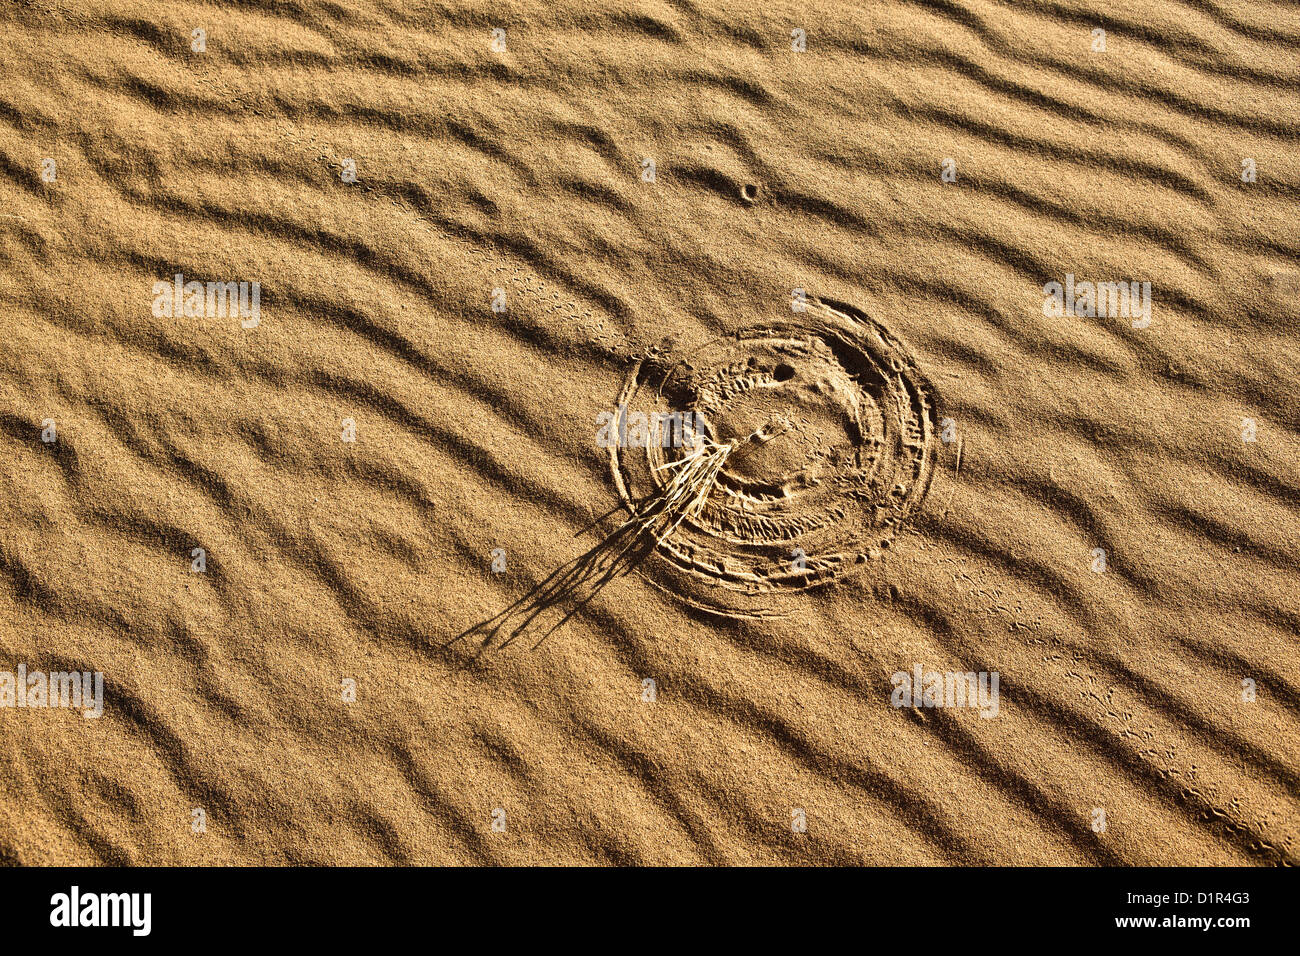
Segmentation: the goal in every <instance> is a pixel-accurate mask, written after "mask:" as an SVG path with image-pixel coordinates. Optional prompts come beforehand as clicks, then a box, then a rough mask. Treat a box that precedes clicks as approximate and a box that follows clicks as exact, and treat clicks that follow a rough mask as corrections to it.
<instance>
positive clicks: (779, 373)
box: [772, 364, 794, 382]
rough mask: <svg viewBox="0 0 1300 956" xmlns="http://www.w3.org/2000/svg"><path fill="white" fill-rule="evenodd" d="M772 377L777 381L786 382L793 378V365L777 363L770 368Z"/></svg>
mask: <svg viewBox="0 0 1300 956" xmlns="http://www.w3.org/2000/svg"><path fill="white" fill-rule="evenodd" d="M772 377H773V378H774V379H776V380H777V381H778V382H788V381H790V379H792V378H794V366H793V365H785V364H781V365H778V366H777V367H776V368H774V369H772Z"/></svg>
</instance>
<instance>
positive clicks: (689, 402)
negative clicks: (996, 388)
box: [610, 299, 933, 617]
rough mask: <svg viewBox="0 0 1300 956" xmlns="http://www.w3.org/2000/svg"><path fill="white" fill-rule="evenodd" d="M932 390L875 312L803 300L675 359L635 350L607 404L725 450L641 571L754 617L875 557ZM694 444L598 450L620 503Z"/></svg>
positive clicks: (921, 476)
mask: <svg viewBox="0 0 1300 956" xmlns="http://www.w3.org/2000/svg"><path fill="white" fill-rule="evenodd" d="M931 395H932V389H931V387H930V385H929V383H928V382H927V381H926V379H925V376H924V375H923V374H922V373H921V372H920V371H919V370H918V368H917V366H916V363H915V361H914V360H913V359H912V357H911V356H910V354H909V353H908V351H907V349H906V347H905V346H904V345H903V344H902V343H901V342H899V341H898V339H896V338H895V337H894V336H893V335H891V334H890V333H889V331H888V330H886V329H885V328H884V327H883V326H881V325H880V323H878V322H876V321H875V320H873V319H871V318H870V317H868V316H867V315H865V314H863V313H862V312H860V311H858V310H856V309H854V308H852V307H851V306H847V305H843V304H840V303H831V302H823V301H819V300H815V299H810V300H809V302H808V305H807V309H806V311H805V312H803V313H801V314H798V315H795V316H793V317H792V318H791V319H790V320H789V321H779V322H771V323H766V324H762V325H755V326H751V327H749V328H746V329H742V330H741V331H739V332H738V333H736V334H735V336H734V337H731V338H727V339H720V340H717V341H715V342H712V343H710V344H709V345H707V346H705V347H704V348H702V349H700V350H699V351H697V352H695V353H693V354H691V355H689V356H686V357H684V358H681V359H680V360H678V361H676V362H674V361H672V360H671V359H670V358H667V359H656V360H650V359H647V360H646V361H643V362H642V363H640V364H639V365H637V367H636V368H635V369H633V371H632V373H631V374H630V375H629V377H628V380H627V383H626V384H625V386H624V389H623V393H622V395H620V397H619V404H620V406H622V407H623V408H625V409H627V410H628V412H633V411H642V412H646V413H648V414H649V413H659V414H660V415H672V414H673V413H679V414H681V415H683V416H688V417H685V421H686V422H687V423H688V424H691V425H693V426H694V429H695V430H696V431H697V432H698V433H699V434H700V435H701V436H703V437H704V438H705V439H707V440H708V441H709V442H712V443H714V444H716V445H723V444H731V445H733V446H734V451H732V453H731V454H730V455H729V457H728V458H727V459H726V462H725V465H724V466H723V468H722V470H721V471H720V473H719V474H718V476H717V479H716V480H715V481H714V483H713V485H712V487H711V488H710V490H709V494H708V498H707V501H706V502H705V504H704V506H703V508H702V509H701V510H700V513H699V515H698V517H692V518H689V519H688V520H686V521H684V522H682V524H681V525H680V526H679V527H678V528H677V530H676V531H674V532H673V533H672V534H671V535H670V536H668V537H667V538H665V539H664V540H663V541H661V542H660V543H659V546H658V549H657V554H658V555H659V557H660V558H662V561H658V562H656V566H655V567H654V568H653V569H651V571H652V573H651V574H650V577H651V579H652V580H655V581H656V582H657V583H661V584H666V585H667V586H668V587H670V588H671V589H672V590H673V591H675V592H677V593H678V594H680V595H681V596H682V597H683V598H684V599H686V600H687V601H688V602H689V603H691V604H694V605H696V606H697V607H701V608H705V609H707V610H710V611H713V612H716V613H721V614H726V615H730V616H743V617H766V616H773V615H781V614H784V613H788V612H789V611H791V610H793V609H794V606H795V604H796V603H797V600H798V599H797V597H796V595H797V594H798V592H801V591H806V590H808V589H809V588H814V587H818V586H820V585H824V584H827V583H829V582H830V581H833V580H835V579H836V578H837V577H839V576H840V575H842V574H844V573H845V572H847V571H849V570H850V569H852V568H853V567H854V566H856V565H864V564H866V563H867V562H868V561H869V560H871V559H873V558H876V557H878V556H879V555H880V553H881V551H882V550H883V549H886V548H888V547H889V546H890V542H891V541H892V540H893V537H894V535H895V534H896V533H897V531H898V530H899V528H900V527H902V526H903V524H904V522H905V521H906V520H907V518H908V516H909V515H910V514H911V513H912V512H913V511H914V510H915V509H916V508H917V507H918V506H919V505H920V503H921V502H922V500H923V499H924V497H925V493H926V491H927V489H928V487H929V483H930V473H931V467H932V461H933V450H932V435H933V423H932V414H931ZM674 424H675V420H673V419H669V420H668V424H667V425H665V426H664V431H665V432H668V433H669V437H670V439H671V435H672V433H673V431H674ZM688 440H689V439H688ZM691 452H692V449H691V448H690V447H689V446H688V447H680V448H679V447H672V445H671V441H670V442H669V443H668V446H667V447H665V446H664V443H663V442H662V441H659V442H653V441H652V442H651V447H648V448H631V447H624V448H618V447H613V448H611V450H610V454H611V465H612V469H613V474H614V481H615V484H616V485H617V487H618V491H619V494H620V495H621V497H622V498H623V501H624V503H625V504H626V505H627V506H628V508H629V509H631V510H635V508H636V503H637V502H640V501H643V500H646V499H647V498H650V497H653V496H654V495H656V494H660V493H662V492H663V490H664V488H665V487H666V485H667V484H668V483H669V482H670V481H671V478H672V475H673V474H674V473H675V469H674V468H673V467H671V466H672V463H673V462H674V461H678V460H680V459H682V458H684V457H686V456H689V455H690V454H691Z"/></svg>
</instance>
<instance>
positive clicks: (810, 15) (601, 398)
mask: <svg viewBox="0 0 1300 956" xmlns="http://www.w3.org/2000/svg"><path fill="white" fill-rule="evenodd" d="M615 6H617V9H613V8H614V7H615ZM497 29H501V30H504V31H505V32H504V34H497V33H494V31H495V30H497ZM196 30H202V31H203V32H202V34H195V32H194V31H196ZM1095 30H1104V31H1105V32H1104V47H1105V48H1104V50H1102V49H1100V48H1098V41H1099V40H1100V39H1101V37H1100V36H1098V35H1096V34H1095V33H1094V31H1095ZM1298 94H1300V9H1297V8H1296V7H1295V6H1294V5H1288V4H1283V3H1275V2H1269V0H1239V2H1238V0H1187V2H1178V3H1176V2H1160V3H1135V2H1129V0H1125V2H1118V0H1116V2H1108V0H1107V2H1103V0H1020V2H1016V3H1011V2H992V0H926V2H921V0H918V2H912V3H869V4H826V5H808V4H794V3H770V4H768V3H764V4H752V3H739V2H731V0H711V2H707V3H705V2H695V0H673V2H659V0H646V2H638V0H633V2H631V3H629V4H626V5H622V4H620V5H612V4H596V3H571V2H565V3H513V2H507V3H494V4H484V3H462V2H456V0H453V2H448V3H436V4H435V3H421V2H416V3H395V2H383V0H320V2H317V0H289V2H271V0H240V2H231V3H226V4H221V5H208V4H191V3H168V4H159V3H156V2H153V0H75V2H74V0H7V2H5V3H4V4H3V5H0V257H2V260H3V264H2V266H0V316H2V318H0V335H2V337H3V345H2V346H0V672H13V673H14V674H16V673H17V672H18V669H19V667H20V666H21V667H22V668H24V669H25V671H26V672H27V673H28V675H29V678H30V674H31V673H34V672H40V673H53V672H85V673H99V674H102V681H103V685H102V686H103V701H102V704H103V714H102V716H100V717H98V718H93V717H92V718H87V717H85V716H84V715H83V713H82V712H80V711H78V710H75V709H72V708H54V707H45V708H41V707H23V708H19V707H17V706H16V705H15V706H11V707H0V861H4V862H7V863H18V864H78V865H83V864H184V865H204V864H236V865H242V864H292V863H319V864H374V865H382V864H416V863H419V864H455V863H460V864H466V863H502V864H541V863H579V864H665V863H707V864H722V863H727V864H753V863H758V864H774V863H783V864H859V863H863V864H940V865H942V864H958V865H961V864H994V865H1002V864H1037V865H1105V864H1125V865H1128V864H1132V865H1146V864H1197V865H1228V864H1265V865H1275V864H1289V863H1295V862H1297V860H1298V859H1300V845H1298V843H1297V838H1298V835H1300V812H1298V810H1300V807H1298V802H1300V733H1297V730H1298V729H1300V681H1298V680H1297V677H1296V675H1297V673H1300V650H1298V648H1297V634H1300V597H1298V596H1297V586H1296V585H1297V572H1298V571H1300V470H1298V462H1300V454H1297V451H1298V444H1297V442H1298V440H1300V375H1298V374H1297V373H1298V370H1300V337H1298V336H1297V331H1296V329H1297V319H1298V318H1300V315H1298V311H1300V310H1298V307H1297V302H1298V301H1300V266H1298V265H1297V261H1298V260H1297V256H1298V255H1300V238H1298V230H1297V227H1296V214H1297V208H1298V207H1297V200H1298V199H1300V150H1298V149H1297V144H1298V141H1300V95H1298ZM47 160H53V164H52V165H51V164H49V163H47V162H46V161H47ZM178 274H179V275H180V276H182V296H181V297H180V298H181V302H180V306H181V307H180V308H179V309H177V308H173V306H174V305H175V304H176V301H175V296H174V294H173V293H172V292H170V291H162V292H159V291H156V289H157V288H162V289H164V290H166V289H170V287H171V284H173V283H174V282H175V281H176V280H175V277H176V276H177V275H178ZM190 281H197V282H200V283H209V282H212V283H239V282H246V283H250V286H249V287H246V289H245V291H246V293H249V298H248V299H247V300H246V303H247V307H246V310H245V312H244V313H242V314H241V313H240V312H239V311H238V309H237V308H235V309H230V308H227V309H220V308H218V309H216V310H215V311H214V310H213V309H211V308H208V305H209V303H208V302H207V300H206V298H203V297H202V296H199V297H197V299H196V303H197V305H196V310H195V311H197V312H198V314H186V307H185V306H186V303H187V301H188V300H187V297H186V296H185V295H184V288H183V287H184V284H185V283H188V282H190ZM1121 281H1122V282H1125V283H1137V286H1136V287H1130V286H1127V285H1126V286H1125V289H1126V290H1129V289H1133V290H1134V297H1133V298H1132V299H1131V301H1130V300H1125V301H1124V303H1123V305H1131V306H1132V310H1131V311H1130V312H1125V311H1123V310H1122V309H1121V307H1120V306H1119V305H1117V304H1116V303H1117V301H1118V300H1112V299H1109V298H1107V297H1108V296H1109V295H1110V292H1109V291H1104V292H1103V296H1102V299H1104V300H1105V302H1106V303H1107V304H1105V305H1104V307H1103V308H1102V309H1101V310H1100V314H1096V313H1097V310H1096V309H1094V310H1091V311H1093V312H1094V314H1089V311H1090V310H1089V309H1087V308H1086V303H1085V305H1083V306H1080V307H1078V308H1074V309H1068V310H1065V314H1061V311H1060V310H1057V311H1056V313H1055V314H1052V313H1053V308H1052V304H1053V303H1052V288H1053V287H1052V286H1051V285H1050V284H1051V283H1058V284H1060V286H1061V288H1062V289H1064V288H1065V287H1066V286H1067V285H1068V286H1069V287H1070V289H1071V293H1072V294H1071V295H1070V297H1069V299H1068V300H1067V304H1071V305H1073V304H1076V299H1077V300H1078V301H1082V293H1080V292H1079V290H1080V289H1083V288H1086V286H1084V285H1082V284H1083V283H1095V282H1121ZM254 282H256V283H257V294H258V297H259V298H258V300H257V308H256V309H254V308H253V303H252V300H251V283H254ZM159 283H161V284H162V285H161V286H156V284H159ZM1143 283H1149V286H1145V287H1144V286H1143V285H1142V284H1143ZM233 288H234V287H232V289H233ZM1144 288H1145V289H1146V290H1148V293H1149V300H1148V301H1149V306H1150V309H1149V314H1145V318H1144V313H1143V311H1142V309H1141V301H1142V298H1141V296H1142V294H1143V293H1142V290H1143V289H1144ZM1045 289H1046V291H1045ZM205 290H206V287H205ZM1063 296H1064V293H1062V297H1063ZM217 305H218V306H219V305H220V301H219V300H218V301H217ZM665 382H667V386H666V387H665V386H664V383H665ZM621 395H622V396H630V397H629V399H628V400H629V401H630V402H641V403H643V405H637V406H636V408H637V409H638V410H641V411H645V412H651V411H654V410H656V409H659V410H662V411H665V412H669V413H671V412H672V411H674V410H677V411H683V410H685V411H692V412H693V413H698V414H699V416H700V419H701V421H702V424H700V425H699V428H700V429H701V430H702V431H704V432H706V433H707V435H708V436H709V440H710V442H712V445H710V446H709V447H710V448H714V449H715V450H716V449H718V448H721V447H722V446H723V445H731V446H733V447H731V449H730V450H729V451H728V453H727V460H726V461H723V462H721V464H720V467H719V469H718V470H717V473H716V475H714V476H711V477H708V476H706V477H708V480H707V482H706V484H705V486H704V487H703V489H702V495H703V497H701V498H696V499H692V500H693V502H694V504H696V505H698V508H697V509H696V513H694V514H693V515H691V516H688V517H686V518H684V519H682V520H681V522H680V524H678V525H677V526H676V527H675V528H674V529H673V530H671V532H670V533H668V534H666V535H665V536H663V537H662V540H656V537H655V535H654V534H651V535H650V536H649V537H648V536H647V531H646V529H647V528H648V527H649V525H648V524H647V525H645V526H644V527H643V526H641V525H637V524H636V521H637V520H638V519H637V515H638V514H639V515H640V518H641V519H642V520H645V521H649V520H650V515H651V512H650V511H641V512H638V511H637V509H638V508H641V507H643V506H644V507H646V508H650V509H652V510H653V508H654V507H657V506H656V505H655V504H654V502H655V501H656V500H658V501H660V502H662V501H663V496H664V495H665V494H667V492H666V491H665V489H666V488H667V487H668V485H669V484H670V482H671V476H672V475H673V474H674V473H675V472H674V470H673V469H671V468H668V469H663V468H659V466H661V465H664V464H667V463H670V462H672V461H679V460H681V459H682V458H683V457H684V455H685V454H686V452H685V451H683V450H682V449H675V448H669V449H661V448H653V449H644V448H637V447H630V446H627V445H623V446H622V447H615V448H609V447H603V443H602V442H598V440H597V437H598V436H597V432H598V427H597V421H598V416H600V415H601V413H602V412H612V411H614V410H616V408H617V404H618V402H619V398H620V396H621ZM629 407H630V408H631V407H632V406H631V405H629ZM760 429H766V430H765V431H763V432H762V434H761V435H759V436H758V437H757V438H755V437H753V435H754V433H756V432H758V431H759V430H760ZM615 432H616V433H617V429H615ZM606 437H608V436H606ZM349 439H350V440H349ZM616 444H617V443H616ZM683 467H687V466H679V470H680V468H683ZM656 468H658V469H659V470H656ZM695 490H696V491H700V489H698V488H697V489H695ZM656 495H658V496H660V497H659V498H658V499H656V497H655V496H656ZM645 502H649V504H645ZM687 503H690V502H687ZM679 505H680V506H679V508H678V512H672V513H671V514H670V513H669V511H665V510H661V511H660V512H658V515H659V517H658V518H655V519H654V520H655V521H659V524H658V525H656V527H657V528H658V532H657V533H662V532H663V531H664V529H665V528H666V527H667V524H669V523H671V522H669V521H667V520H666V518H667V517H671V516H673V515H676V516H677V517H680V514H679V512H680V511H681V509H682V508H683V507H685V504H681V503H679ZM661 519H663V520H661ZM629 522H631V524H629ZM801 546H802V547H801ZM796 549H799V550H801V551H802V552H803V554H804V558H803V559H802V567H801V566H799V564H798V563H797V562H799V561H800V560H801V559H800V558H799V557H798V556H797V555H796V554H795V551H796ZM494 552H495V553H494ZM787 552H788V553H787ZM494 564H495V566H496V570H494ZM534 611H536V612H538V613H537V615H536V616H535V617H533V616H532V612H534ZM503 612H504V613H503ZM566 615H567V617H566ZM503 622H504V623H503ZM557 624H559V625H560V626H555V625H557ZM918 669H919V670H920V673H921V684H924V683H925V681H926V678H925V674H926V673H927V672H934V673H939V674H943V673H947V672H953V673H962V674H965V673H969V674H972V675H975V676H976V677H978V676H979V675H984V677H985V678H988V679H991V676H992V675H996V676H997V678H998V680H999V684H998V697H997V701H996V715H994V714H993V713H992V712H991V710H990V708H989V707H987V706H986V707H984V708H982V709H981V708H980V707H971V706H945V707H932V706H927V703H934V702H935V701H934V700H933V699H931V700H929V701H927V700H926V699H925V698H924V697H922V698H921V699H920V700H911V699H910V698H908V699H907V700H904V701H901V702H900V701H899V700H898V699H897V695H898V691H899V689H900V686H901V685H900V681H902V682H909V681H911V680H912V675H914V674H915V673H916V672H917V670H918ZM895 675H901V677H896V676H895ZM14 687H17V684H16V683H15V684H14ZM921 689H922V688H921V687H918V688H917V691H918V694H920V692H921ZM943 702H945V703H951V701H943ZM2 703H3V685H2V684H0V704H2ZM896 703H901V705H900V706H895V704H896ZM985 703H986V704H987V703H988V701H987V700H986V701H985Z"/></svg>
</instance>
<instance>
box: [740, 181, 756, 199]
mask: <svg viewBox="0 0 1300 956" xmlns="http://www.w3.org/2000/svg"><path fill="white" fill-rule="evenodd" d="M740 198H741V199H743V200H745V202H755V201H756V200H757V199H758V187H757V186H755V185H754V184H753V183H745V185H743V186H741V187H740Z"/></svg>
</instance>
